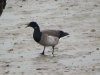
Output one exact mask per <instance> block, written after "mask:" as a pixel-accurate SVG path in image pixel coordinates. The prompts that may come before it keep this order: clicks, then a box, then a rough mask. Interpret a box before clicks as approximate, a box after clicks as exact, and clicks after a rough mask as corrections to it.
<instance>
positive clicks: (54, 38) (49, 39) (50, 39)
mask: <svg viewBox="0 0 100 75" xmlns="http://www.w3.org/2000/svg"><path fill="white" fill-rule="evenodd" d="M26 27H32V28H33V29H34V33H33V38H34V40H35V41H36V42H37V43H39V44H40V45H42V46H44V49H43V51H42V53H41V54H42V55H44V54H45V48H46V47H48V46H51V47H52V49H53V50H52V55H53V56H54V47H55V46H56V45H57V44H58V42H59V39H60V38H62V37H64V36H67V35H69V33H67V32H64V31H62V30H43V31H41V30H40V27H39V25H38V24H37V22H33V21H32V22H30V23H29V24H28V25H27V26H26Z"/></svg>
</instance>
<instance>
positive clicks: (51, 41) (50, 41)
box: [40, 36, 59, 46]
mask: <svg viewBox="0 0 100 75" xmlns="http://www.w3.org/2000/svg"><path fill="white" fill-rule="evenodd" d="M58 42H59V38H57V37H54V36H47V38H46V39H44V42H43V41H41V42H40V44H41V45H43V46H55V45H57V44H58Z"/></svg>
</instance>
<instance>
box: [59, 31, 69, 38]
mask: <svg viewBox="0 0 100 75" xmlns="http://www.w3.org/2000/svg"><path fill="white" fill-rule="evenodd" d="M68 35H69V33H67V32H63V31H60V36H59V38H61V37H64V36H68Z"/></svg>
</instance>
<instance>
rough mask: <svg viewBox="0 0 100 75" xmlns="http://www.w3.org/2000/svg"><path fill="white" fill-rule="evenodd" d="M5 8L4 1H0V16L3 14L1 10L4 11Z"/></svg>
mask: <svg viewBox="0 0 100 75" xmlns="http://www.w3.org/2000/svg"><path fill="white" fill-rule="evenodd" d="M5 6H6V0H0V16H1V14H2V12H3V9H5Z"/></svg>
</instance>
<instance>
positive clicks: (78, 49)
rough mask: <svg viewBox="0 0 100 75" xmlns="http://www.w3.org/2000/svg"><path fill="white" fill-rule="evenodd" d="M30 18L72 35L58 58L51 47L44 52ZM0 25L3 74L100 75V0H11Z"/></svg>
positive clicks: (62, 42) (59, 48)
mask: <svg viewBox="0 0 100 75" xmlns="http://www.w3.org/2000/svg"><path fill="white" fill-rule="evenodd" d="M30 21H36V22H37V23H38V24H39V25H40V27H41V30H44V29H61V30H64V31H66V32H68V33H69V34H70V36H69V37H64V38H62V39H60V41H59V44H58V45H57V46H56V48H55V57H53V56H52V53H51V51H52V48H51V47H48V48H46V55H45V56H42V55H40V53H41V52H42V50H43V47H42V46H41V45H39V44H37V43H36V42H35V41H34V40H33V37H32V36H33V35H32V34H33V31H34V30H33V29H32V28H25V27H26V25H25V24H27V23H28V22H30ZM0 28H1V29H0V75H28V74H29V75H100V1H99V0H49V1H47V0H8V1H7V6H6V9H5V10H4V12H3V14H2V16H1V17H0Z"/></svg>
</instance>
